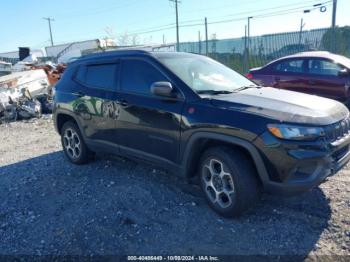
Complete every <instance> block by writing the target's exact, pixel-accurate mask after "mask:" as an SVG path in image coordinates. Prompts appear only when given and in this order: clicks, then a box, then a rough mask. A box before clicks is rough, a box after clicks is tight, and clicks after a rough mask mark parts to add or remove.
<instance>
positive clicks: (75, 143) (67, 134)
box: [63, 128, 82, 160]
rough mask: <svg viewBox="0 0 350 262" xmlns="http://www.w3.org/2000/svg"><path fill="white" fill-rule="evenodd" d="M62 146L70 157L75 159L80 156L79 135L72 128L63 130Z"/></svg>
mask: <svg viewBox="0 0 350 262" xmlns="http://www.w3.org/2000/svg"><path fill="white" fill-rule="evenodd" d="M63 146H64V148H65V150H66V152H67V154H68V156H69V157H70V158H71V159H73V160H76V159H78V158H79V157H80V155H81V152H82V149H81V141H80V137H79V135H78V133H77V132H76V131H75V130H73V129H72V128H67V129H66V130H65V131H64V135H63Z"/></svg>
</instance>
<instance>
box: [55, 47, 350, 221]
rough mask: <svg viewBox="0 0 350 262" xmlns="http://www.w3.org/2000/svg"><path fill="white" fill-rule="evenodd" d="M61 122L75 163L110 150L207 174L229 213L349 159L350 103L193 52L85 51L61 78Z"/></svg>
mask: <svg viewBox="0 0 350 262" xmlns="http://www.w3.org/2000/svg"><path fill="white" fill-rule="evenodd" d="M54 122H55V126H56V129H57V131H58V132H59V134H60V135H61V138H62V145H63V149H64V153H65V155H66V156H67V158H68V159H69V160H70V161H71V162H73V163H75V164H83V163H87V162H88V161H90V160H91V159H92V158H93V155H94V153H95V152H101V151H102V152H107V153H111V154H118V155H122V156H126V157H130V158H134V159H139V160H146V161H151V162H152V163H155V164H158V165H161V166H163V167H166V168H168V169H169V170H171V171H173V172H174V173H175V174H178V175H180V176H183V177H184V178H187V179H190V178H193V177H195V176H199V181H200V184H201V187H202V189H203V192H204V194H205V196H206V198H207V200H208V202H209V204H210V205H211V206H212V208H213V209H215V210H216V211H217V212H219V213H220V214H222V215H224V216H236V215H239V214H240V213H242V211H244V210H245V209H247V208H249V207H250V206H252V204H254V203H255V202H256V201H257V200H258V197H259V192H261V190H265V191H269V192H273V193H278V194H295V193H300V192H304V191H307V190H309V189H311V188H313V187H315V186H317V185H319V184H320V183H321V182H322V181H323V180H324V179H325V178H326V177H327V176H329V175H332V174H334V173H336V172H337V171H338V170H339V169H341V168H342V167H343V166H344V165H345V164H346V163H347V162H348V160H349V158H350V153H349V144H350V132H349V130H350V118H349V111H348V109H347V108H346V107H345V106H344V105H342V104H341V103H338V102H336V101H333V100H330V99H326V98H321V97H317V96H311V95H305V94H301V93H296V92H291V91H284V90H278V89H274V88H269V87H264V88H262V87H260V86H256V85H255V84H254V83H252V82H250V81H249V80H248V79H246V78H245V77H243V76H241V75H240V74H238V73H236V72H235V71H232V70H231V69H229V68H227V67H225V66H223V65H222V64H219V63H217V62H215V61H213V60H211V59H209V58H206V57H203V56H199V55H193V54H187V53H175V52H174V53H160V52H159V53H152V52H145V51H136V50H129V51H126V50H124V51H113V52H105V53H100V54H93V55H89V56H84V57H82V58H80V59H79V60H77V61H75V62H73V63H72V64H70V65H69V67H68V69H67V70H66V72H65V73H64V75H63V78H62V79H61V80H60V82H59V83H58V84H57V86H56V94H55V106H54ZM316 204H317V203H315V205H316Z"/></svg>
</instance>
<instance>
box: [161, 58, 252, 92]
mask: <svg viewBox="0 0 350 262" xmlns="http://www.w3.org/2000/svg"><path fill="white" fill-rule="evenodd" d="M157 57H158V59H159V60H160V61H161V62H162V63H163V64H164V65H165V66H167V67H168V68H169V69H170V70H171V71H173V72H174V73H175V74H176V75H177V76H178V77H179V78H181V80H182V81H184V82H185V83H186V84H187V85H188V86H189V87H190V88H192V89H193V90H194V91H196V92H197V93H201V92H203V91H207V90H208V91H218V92H221V91H222V92H234V91H235V90H236V89H239V88H242V87H245V86H255V84H254V83H253V82H251V81H249V80H248V79H247V78H245V77H244V76H242V75H240V74H239V73H237V72H235V71H233V70H231V69H229V68H228V67H226V66H224V65H222V64H220V63H218V62H216V61H214V60H212V59H210V58H207V57H204V56H200V55H191V54H188V55H159V56H157Z"/></svg>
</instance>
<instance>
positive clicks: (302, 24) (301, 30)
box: [299, 18, 305, 47]
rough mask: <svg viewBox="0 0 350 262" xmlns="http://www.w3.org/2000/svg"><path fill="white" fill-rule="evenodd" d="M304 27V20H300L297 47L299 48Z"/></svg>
mask: <svg viewBox="0 0 350 262" xmlns="http://www.w3.org/2000/svg"><path fill="white" fill-rule="evenodd" d="M304 26H305V23H304V19H303V18H302V19H301V21H300V31H299V47H301V40H302V35H303V29H304Z"/></svg>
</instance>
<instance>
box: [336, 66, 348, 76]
mask: <svg viewBox="0 0 350 262" xmlns="http://www.w3.org/2000/svg"><path fill="white" fill-rule="evenodd" d="M338 76H340V77H347V76H350V71H349V69H346V68H344V69H342V70H340V71H339V72H338Z"/></svg>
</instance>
